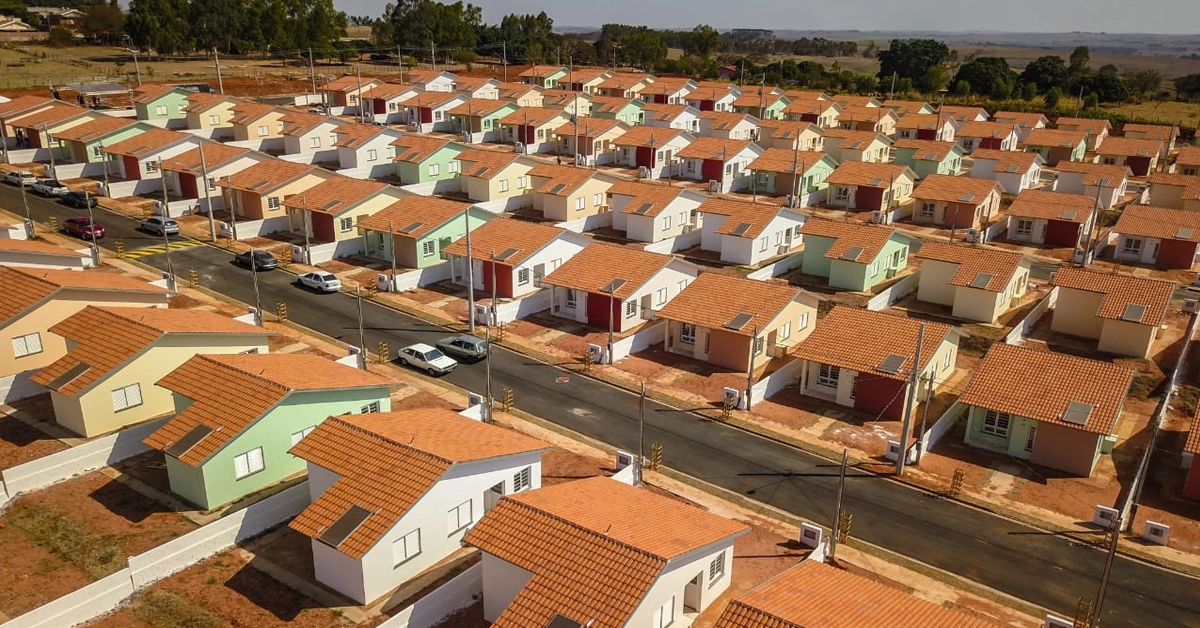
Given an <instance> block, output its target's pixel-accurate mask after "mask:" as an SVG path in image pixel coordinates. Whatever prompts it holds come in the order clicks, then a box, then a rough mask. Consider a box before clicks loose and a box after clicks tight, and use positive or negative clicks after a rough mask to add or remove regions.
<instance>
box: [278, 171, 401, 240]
mask: <svg viewBox="0 0 1200 628" xmlns="http://www.w3.org/2000/svg"><path fill="white" fill-rule="evenodd" d="M407 195H408V193H406V192H404V191H402V190H401V189H400V188H398V187H395V186H393V185H389V184H387V183H383V182H382V181H372V180H370V179H352V178H349V177H342V176H337V175H334V176H333V177H331V178H329V179H326V180H325V181H322V182H320V183H317V184H316V185H314V186H312V187H310V188H308V189H307V190H305V191H303V192H301V193H300V194H293V195H291V196H287V197H285V198H284V200H283V206H284V207H285V208H287V211H288V214H289V215H290V216H291V217H292V219H291V223H292V224H295V225H297V227H298V228H299V229H300V230H301V232H302V233H303V230H304V229H305V228H306V227H307V229H308V232H309V236H310V237H311V238H313V239H314V240H315V241H317V242H338V243H345V244H346V245H347V246H344V247H343V246H339V247H337V251H336V253H335V257H342V256H344V255H348V254H351V253H352V252H362V249H363V247H362V239H361V237H360V235H359V231H358V223H359V222H361V221H362V220H364V219H366V218H369V217H371V216H374V215H375V214H376V213H378V212H380V211H382V210H383V209H384V208H386V207H388V206H389V205H391V204H393V203H395V202H396V201H398V200H400V199H401V198H403V197H405V196H407ZM305 214H307V218H306V217H305Z"/></svg>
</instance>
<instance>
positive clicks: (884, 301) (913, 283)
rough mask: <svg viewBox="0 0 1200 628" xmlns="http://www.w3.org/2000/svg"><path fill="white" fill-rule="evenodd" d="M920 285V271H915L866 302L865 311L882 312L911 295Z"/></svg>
mask: <svg viewBox="0 0 1200 628" xmlns="http://www.w3.org/2000/svg"><path fill="white" fill-rule="evenodd" d="M920 283H921V271H919V270H918V271H917V272H915V273H913V274H911V275H909V276H907V277H905V278H904V279H901V280H900V281H897V282H896V283H894V284H892V285H891V286H889V287H888V289H887V290H884V291H883V292H880V293H879V294H877V295H875V296H873V297H871V300H870V301H867V309H868V310H871V311H872V312H882V311H883V310H886V309H887V308H889V307H891V305H892V304H893V303H895V302H897V301H899V300H900V299H903V298H904V297H906V296H908V295H910V294H912V293H913V292H914V291H915V290H916V289H917V285H918V284H920Z"/></svg>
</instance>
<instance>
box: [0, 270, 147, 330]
mask: <svg viewBox="0 0 1200 628" xmlns="http://www.w3.org/2000/svg"><path fill="white" fill-rule="evenodd" d="M0 285H3V286H4V298H3V299H0V323H6V322H9V321H11V320H12V319H13V318H14V317H16V316H17V315H19V314H21V313H22V312H24V311H26V310H27V309H29V308H31V307H33V306H34V305H37V304H38V303H40V302H42V301H43V300H45V299H47V298H50V297H52V296H54V295H55V294H57V293H58V291H59V290H63V289H68V290H69V289H72V288H77V289H81V290H105V291H107V290H113V291H127V292H143V293H146V292H148V293H161V294H164V295H165V294H166V293H167V291H166V290H164V289H163V288H159V287H157V286H152V285H150V284H149V283H147V282H145V281H142V280H141V279H138V278H136V277H133V276H131V275H126V274H124V273H113V272H106V271H103V270H82V271H81V270H41V269H35V268H12V267H8V266H0ZM165 300H166V299H165V298H164V302H165Z"/></svg>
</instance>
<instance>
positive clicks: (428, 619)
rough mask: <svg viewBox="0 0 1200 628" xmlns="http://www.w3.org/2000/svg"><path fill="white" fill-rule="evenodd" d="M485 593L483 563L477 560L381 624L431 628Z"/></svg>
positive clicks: (390, 627) (382, 627) (385, 627)
mask: <svg viewBox="0 0 1200 628" xmlns="http://www.w3.org/2000/svg"><path fill="white" fill-rule="evenodd" d="M482 597H483V563H476V564H474V565H472V566H471V567H470V568H469V569H467V570H466V571H464V572H462V573H460V574H458V575H457V576H455V577H454V578H453V579H451V580H450V581H449V582H447V583H446V584H443V585H442V586H440V587H438V588H437V589H435V590H434V591H433V592H431V593H429V594H428V595H426V596H425V597H422V598H421V599H419V600H417V602H416V603H415V604H413V605H412V606H409V607H408V608H405V609H404V610H401V611H400V612H398V613H396V614H395V615H393V616H392V618H391V619H389V620H387V621H385V622H383V623H382V624H379V628H429V627H430V626H433V625H434V624H436V623H438V622H439V621H441V620H442V619H443V618H445V617H446V616H447V615H449V614H450V613H453V612H454V611H456V610H458V609H460V608H463V607H465V606H470V605H471V604H473V603H475V602H476V601H477V600H479V599H481V598H482Z"/></svg>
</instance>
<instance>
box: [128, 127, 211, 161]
mask: <svg viewBox="0 0 1200 628" xmlns="http://www.w3.org/2000/svg"><path fill="white" fill-rule="evenodd" d="M192 140H195V141H196V142H199V141H200V140H199V139H198V138H196V136H194V135H192V134H191V133H180V132H179V131H172V130H170V129H149V130H146V131H142V132H141V133H138V134H137V135H135V136H133V137H131V138H129V139H127V140H122V141H120V142H117V143H115V144H113V145H112V146H105V147H104V152H106V153H108V154H110V155H127V156H129V157H135V158H138V159H141V158H142V157H145V156H147V155H151V154H153V153H154V152H156V151H159V150H162V149H164V148H166V147H168V146H171V145H172V144H177V143H179V142H184V141H192ZM206 158H207V156H206Z"/></svg>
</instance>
